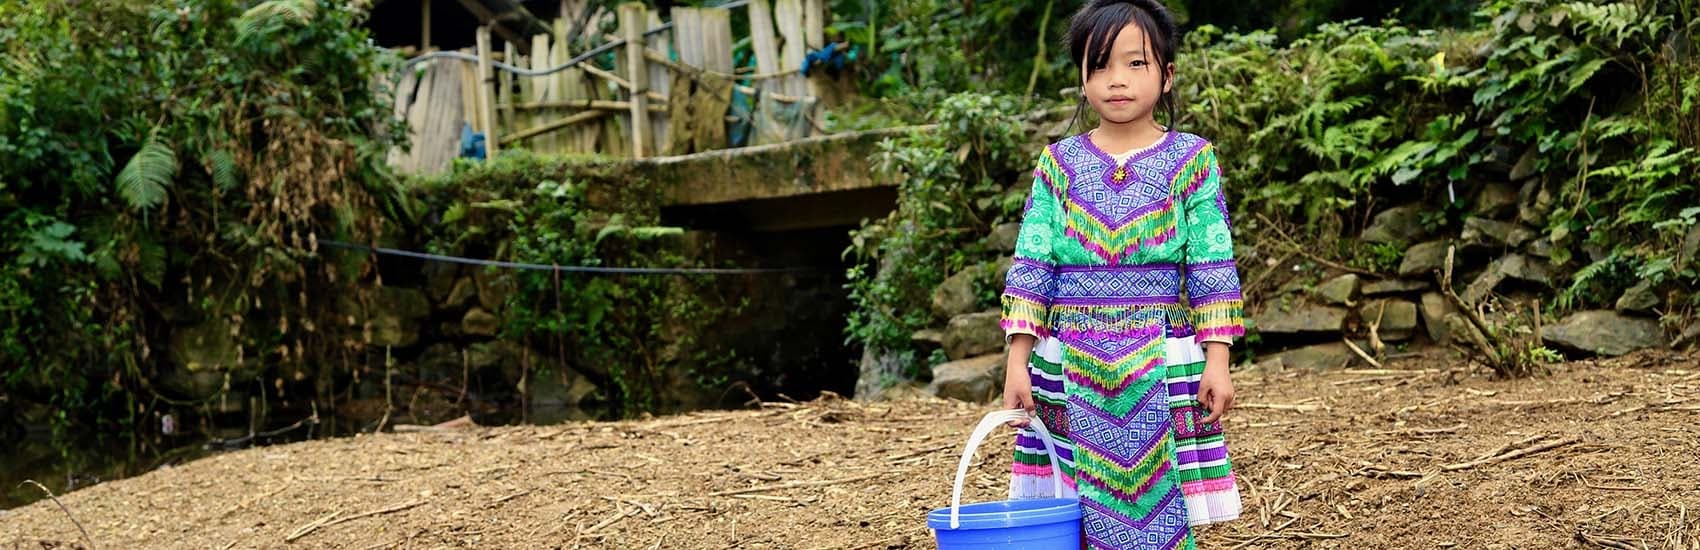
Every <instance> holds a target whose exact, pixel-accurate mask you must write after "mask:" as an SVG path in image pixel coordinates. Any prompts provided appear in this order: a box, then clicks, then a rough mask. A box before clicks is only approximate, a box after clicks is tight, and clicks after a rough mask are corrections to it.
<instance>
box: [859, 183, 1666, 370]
mask: <svg viewBox="0 0 1700 550" xmlns="http://www.w3.org/2000/svg"><path fill="white" fill-rule="evenodd" d="M1527 164H1528V163H1527V162H1525V163H1519V165H1518V166H1517V167H1516V168H1514V169H1512V170H1510V173H1509V176H1508V178H1507V181H1505V182H1500V183H1493V184H1487V185H1481V186H1479V187H1478V190H1477V191H1476V192H1475V193H1474V195H1473V196H1466V197H1461V199H1463V200H1466V201H1468V204H1470V205H1471V206H1470V208H1469V211H1468V213H1467V214H1466V215H1465V217H1464V218H1463V220H1462V223H1461V224H1460V226H1459V227H1458V228H1457V229H1454V230H1446V231H1439V232H1436V231H1433V230H1431V229H1430V226H1429V225H1427V224H1425V223H1424V218H1425V217H1430V216H1434V215H1435V212H1434V211H1437V210H1439V209H1440V207H1439V206H1435V205H1430V204H1426V203H1417V202H1412V203H1408V204H1403V205H1399V206H1395V207H1392V208H1387V209H1385V210H1383V211H1381V212H1379V213H1377V214H1376V215H1375V216H1374V218H1373V221H1372V222H1371V223H1370V224H1368V226H1367V227H1366V228H1365V229H1364V230H1363V231H1362V232H1361V234H1359V235H1356V236H1355V238H1354V240H1353V242H1354V243H1357V245H1362V246H1382V247H1394V248H1395V249H1401V250H1403V252H1402V255H1401V257H1400V258H1399V261H1398V262H1397V267H1396V268H1393V269H1390V270H1388V272H1387V273H1380V274H1376V273H1375V272H1374V271H1371V270H1351V269H1340V268H1337V267H1329V266H1327V265H1322V264H1321V263H1319V262H1315V261H1311V260H1309V259H1306V258H1304V257H1303V256H1300V255H1287V256H1286V259H1285V260H1279V263H1277V262H1278V260H1277V259H1275V258H1256V257H1254V256H1256V252H1254V251H1252V250H1251V249H1250V248H1249V247H1242V248H1241V250H1240V251H1239V253H1240V256H1241V258H1240V260H1241V266H1240V267H1241V276H1242V278H1246V279H1247V280H1248V281H1249V280H1250V278H1251V277H1252V276H1253V274H1254V273H1256V274H1257V276H1258V278H1259V279H1261V281H1260V283H1261V284H1262V286H1263V288H1258V289H1250V291H1249V293H1248V304H1247V310H1248V311H1247V314H1248V322H1247V327H1248V330H1249V331H1250V335H1249V338H1248V339H1247V340H1245V341H1244V342H1242V343H1240V344H1237V345H1236V348H1235V352H1236V355H1235V356H1236V359H1237V360H1245V359H1247V358H1252V357H1255V358H1256V360H1257V361H1259V362H1261V363H1264V364H1265V365H1268V366H1275V365H1279V366H1281V367H1284V368H1340V367H1346V366H1351V365H1357V364H1363V363H1365V362H1364V361H1363V360H1362V359H1361V358H1360V356H1359V354H1358V353H1357V352H1355V351H1353V350H1352V349H1351V347H1349V346H1348V345H1347V344H1346V343H1345V341H1346V340H1348V339H1349V340H1350V341H1352V342H1353V343H1354V344H1355V345H1356V346H1357V347H1358V348H1359V349H1361V350H1363V351H1364V353H1366V354H1370V355H1372V356H1379V357H1383V358H1385V357H1386V356H1388V355H1393V354H1397V353H1400V352H1401V351H1405V350H1410V349H1414V348H1419V347H1424V346H1453V345H1455V344H1456V345H1457V346H1458V347H1459V349H1463V348H1466V347H1468V344H1467V343H1463V342H1462V341H1461V338H1464V337H1466V336H1470V335H1469V334H1466V333H1465V332H1464V331H1474V330H1475V329H1474V327H1472V326H1471V325H1470V324H1469V322H1468V321H1467V320H1466V319H1465V317H1464V316H1463V314H1462V313H1460V312H1459V311H1458V310H1457V309H1456V308H1455V307H1454V306H1453V304H1452V302H1451V301H1450V300H1449V299H1448V298H1447V297H1445V295H1444V294H1443V293H1442V292H1441V291H1440V288H1439V283H1440V276H1439V273H1440V271H1441V269H1442V268H1443V264H1444V262H1445V258H1446V253H1447V250H1448V248H1449V247H1450V248H1454V249H1455V251H1456V257H1455V260H1454V272H1455V274H1454V282H1453V285H1454V287H1455V288H1454V290H1455V292H1456V293H1457V294H1459V295H1460V297H1462V298H1463V300H1465V301H1466V302H1467V303H1471V304H1478V305H1481V306H1482V310H1483V311H1484V312H1485V317H1486V318H1487V320H1488V322H1490V323H1497V324H1501V325H1506V326H1511V325H1510V324H1514V323H1525V324H1527V323H1529V321H1527V320H1519V319H1518V318H1517V317H1515V316H1508V315H1506V314H1505V310H1506V309H1507V308H1518V309H1517V311H1519V312H1529V311H1533V309H1532V308H1534V307H1535V305H1536V304H1544V305H1551V304H1552V300H1553V298H1554V296H1555V295H1556V294H1557V293H1558V292H1559V291H1560V290H1562V288H1561V287H1560V286H1561V285H1563V284H1565V283H1564V282H1565V281H1568V280H1569V277H1570V275H1571V273H1570V272H1569V271H1568V269H1570V268H1567V267H1565V266H1560V265H1557V264H1555V262H1553V260H1552V255H1553V254H1552V250H1553V246H1552V242H1551V241H1550V240H1549V239H1548V238H1546V237H1545V236H1543V234H1542V232H1541V231H1540V230H1539V229H1538V228H1540V227H1543V226H1544V225H1545V223H1546V219H1545V218H1546V215H1547V213H1548V212H1549V211H1550V210H1551V205H1552V201H1553V198H1552V197H1551V196H1550V194H1549V193H1548V192H1547V191H1545V190H1544V189H1543V188H1542V186H1541V184H1540V181H1541V180H1540V178H1538V177H1535V176H1536V175H1535V174H1534V173H1533V172H1532V168H1531V167H1530V166H1528V165H1527ZM1018 187H1019V186H1016V187H1012V189H1016V188H1018ZM1018 229H1019V226H1018V225H1016V224H1005V225H1000V226H997V227H996V228H995V229H993V231H992V232H991V233H990V234H988V235H986V236H985V239H986V242H987V244H988V245H990V248H993V249H995V250H997V251H998V252H1000V253H1004V254H1006V255H1007V253H1008V252H1009V251H1010V250H1011V249H1012V248H1013V244H1014V236H1015V234H1016V232H1017V231H1018ZM1239 231H1244V229H1240V230H1239ZM1261 240H1264V241H1267V240H1268V239H1261ZM1684 246H1685V250H1684V251H1683V253H1682V254H1683V255H1682V257H1684V258H1693V257H1695V256H1694V255H1695V254H1696V253H1697V252H1700V250H1697V249H1700V227H1696V228H1695V229H1694V230H1693V231H1691V232H1690V233H1689V235H1688V238H1687V239H1686V241H1685V245H1684ZM1594 259H1597V258H1594ZM1578 260H1581V261H1582V263H1584V264H1585V263H1586V262H1587V261H1589V259H1588V258H1579V259H1578ZM1575 263H1577V262H1572V264H1575ZM1008 268H1009V263H1008V260H1007V259H999V260H996V261H988V262H984V263H981V264H978V265H975V266H972V267H970V268H968V269H966V270H964V271H962V272H960V273H956V274H954V275H952V276H951V277H950V278H949V279H947V280H946V281H945V282H944V283H943V284H942V285H940V286H939V287H938V288H937V289H935V290H934V292H933V295H932V296H933V300H932V303H931V304H930V307H931V308H932V310H933V312H934V313H935V315H936V318H937V319H939V323H938V326H936V327H933V328H930V329H927V330H923V331H920V332H917V333H916V334H915V335H914V340H915V341H916V342H917V343H920V344H922V349H939V350H942V351H943V354H944V356H945V358H946V359H947V361H946V362H943V363H940V364H937V365H935V366H933V367H932V368H931V369H930V371H931V372H930V374H931V378H930V379H924V380H922V381H917V382H915V383H913V384H905V385H900V386H899V387H898V388H884V389H882V387H881V384H882V381H881V380H878V379H877V376H879V374H878V373H881V372H891V371H892V370H894V369H893V367H892V366H891V365H889V364H888V363H890V362H892V361H896V360H897V359H896V358H895V357H892V356H889V355H882V354H880V353H878V352H877V351H870V352H869V353H867V354H866V355H865V356H864V358H863V361H862V372H863V378H862V380H861V381H860V383H859V384H858V392H859V395H862V396H864V397H870V398H878V397H879V396H881V395H896V394H900V393H904V392H908V391H913V389H917V388H920V387H921V386H920V384H922V383H926V384H927V385H926V386H925V390H924V391H926V392H927V393H930V394H932V395H937V396H941V397H948V398H955V399H963V400H969V401H981V402H986V401H993V400H996V399H998V398H999V397H1000V396H1001V391H1002V390H1001V387H1000V386H1001V384H1002V377H1003V368H1004V367H1003V365H1004V360H1003V359H1004V357H1005V355H1004V344H1003V335H1002V333H1001V331H1000V329H999V328H998V318H999V312H998V310H997V308H996V302H995V296H996V294H997V293H998V292H999V291H1001V289H1002V281H1003V277H1002V275H1003V273H1004V272H1005V271H1007V270H1008ZM1266 271H1267V272H1268V273H1267V274H1265V272H1266ZM1683 296H1685V294H1684V292H1683V291H1682V289H1675V288H1669V287H1668V285H1667V286H1666V287H1660V286H1657V285H1653V284H1651V283H1650V282H1648V281H1643V282H1642V283H1641V284H1638V285H1636V286H1634V287H1632V288H1629V289H1628V290H1627V291H1625V292H1623V293H1622V295H1621V296H1619V297H1617V299H1616V300H1615V308H1613V309H1609V310H1590V311H1575V312H1569V313H1566V314H1564V315H1563V316H1561V317H1559V318H1544V319H1543V320H1542V321H1543V322H1542V323H1541V326H1540V328H1539V330H1540V335H1539V336H1540V342H1542V344H1543V345H1545V346H1547V347H1549V348H1551V349H1553V350H1556V351H1558V352H1561V353H1563V354H1564V355H1566V356H1569V357H1583V356H1594V355H1600V356H1615V355H1622V354H1626V353H1629V352H1632V351H1635V350H1639V349H1647V348H1660V347H1666V346H1670V345H1674V344H1681V343H1685V342H1686V343H1692V342H1693V341H1694V340H1695V339H1696V337H1700V323H1692V324H1690V325H1689V327H1688V328H1687V329H1685V330H1682V331H1677V332H1680V333H1681V334H1675V333H1672V332H1667V331H1666V330H1665V328H1664V327H1663V326H1661V324H1660V321H1659V312H1661V311H1668V310H1670V308H1672V307H1675V306H1678V305H1680V304H1679V303H1678V302H1677V300H1680V299H1683ZM1529 318H1530V317H1528V316H1524V317H1523V319H1529ZM1514 328H1519V329H1524V330H1530V331H1532V330H1534V329H1535V327H1533V326H1519V327H1514Z"/></svg>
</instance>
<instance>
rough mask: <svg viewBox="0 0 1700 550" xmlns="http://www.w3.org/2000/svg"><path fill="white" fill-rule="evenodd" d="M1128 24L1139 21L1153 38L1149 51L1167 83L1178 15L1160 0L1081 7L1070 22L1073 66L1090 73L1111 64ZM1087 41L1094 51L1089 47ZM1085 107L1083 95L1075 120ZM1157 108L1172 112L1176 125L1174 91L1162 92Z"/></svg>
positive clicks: (1094, 1)
mask: <svg viewBox="0 0 1700 550" xmlns="http://www.w3.org/2000/svg"><path fill="white" fill-rule="evenodd" d="M1128 25H1139V28H1141V29H1144V31H1145V36H1146V37H1147V40H1150V41H1151V47H1150V48H1149V51H1148V52H1147V55H1150V54H1152V53H1155V55H1156V56H1157V59H1156V60H1155V61H1154V62H1153V63H1152V64H1153V65H1156V66H1157V69H1158V70H1159V71H1161V72H1160V73H1159V74H1160V75H1161V77H1160V78H1161V79H1162V84H1161V85H1162V86H1168V85H1169V70H1168V67H1169V64H1170V63H1173V62H1174V61H1175V41H1176V35H1177V34H1178V33H1177V32H1176V30H1175V18H1174V17H1173V16H1171V15H1169V9H1168V8H1165V7H1163V4H1162V3H1161V2H1159V1H1157V0H1091V1H1090V2H1088V3H1087V4H1086V6H1085V7H1082V8H1080V11H1078V12H1075V14H1074V17H1073V18H1072V19H1070V20H1069V23H1068V50H1069V57H1070V59H1073V60H1074V66H1075V67H1076V68H1079V69H1081V70H1083V71H1085V72H1086V73H1087V75H1088V76H1090V75H1091V72H1092V71H1094V70H1098V69H1102V68H1104V66H1106V65H1108V64H1109V62H1110V53H1111V52H1110V49H1111V47H1112V45H1113V43H1114V42H1115V41H1116V36H1117V35H1119V34H1121V32H1122V29H1123V28H1126V27H1127V26H1128ZM1088 45H1090V46H1091V47H1092V51H1086V48H1087V46H1088ZM1081 85H1082V86H1084V85H1085V83H1081ZM1082 91H1084V88H1083V89H1082ZM1085 108H1086V101H1085V100H1084V99H1083V100H1081V102H1080V107H1078V108H1076V110H1075V121H1076V122H1079V120H1080V110H1081V109H1085ZM1157 108H1158V109H1159V110H1162V111H1165V112H1166V113H1167V114H1168V115H1169V126H1170V127H1173V126H1174V124H1175V122H1176V121H1177V119H1176V117H1175V97H1174V94H1173V93H1171V92H1163V95H1162V97H1160V98H1158V99H1157Z"/></svg>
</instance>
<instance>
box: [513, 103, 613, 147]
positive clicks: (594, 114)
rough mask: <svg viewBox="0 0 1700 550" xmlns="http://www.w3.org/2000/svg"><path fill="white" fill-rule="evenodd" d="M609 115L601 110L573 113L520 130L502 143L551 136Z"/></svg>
mask: <svg viewBox="0 0 1700 550" xmlns="http://www.w3.org/2000/svg"><path fill="white" fill-rule="evenodd" d="M608 113H609V112H608V111H600V110H591V111H579V112H577V113H573V114H572V115H570V116H565V117H561V118H557V119H554V120H551V121H549V122H544V123H543V124H541V125H538V126H537V127H535V128H526V129H524V130H520V131H519V132H517V133H515V134H513V135H510V136H503V137H502V143H503V144H504V145H506V144H509V143H511V142H516V141H519V140H522V139H526V138H537V137H539V136H543V135H546V134H549V133H550V132H553V131H555V130H559V129H561V128H566V127H568V126H572V125H575V124H579V123H581V122H587V121H592V120H596V119H599V118H602V117H605V116H608Z"/></svg>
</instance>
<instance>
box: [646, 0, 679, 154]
mask: <svg viewBox="0 0 1700 550" xmlns="http://www.w3.org/2000/svg"><path fill="white" fill-rule="evenodd" d="M659 27H661V13H660V12H655V11H651V12H649V21H648V25H647V26H646V28H649V29H654V28H659ZM645 46H646V47H648V48H649V49H650V51H657V52H662V55H666V52H670V51H672V50H673V40H672V37H671V33H665V32H663V33H659V34H654V35H650V37H649V43H648V44H646V45H645ZM648 66H649V89H650V90H653V91H655V92H656V93H658V94H660V95H661V96H662V97H669V96H668V94H671V93H672V92H673V71H669V70H667V67H666V66H665V65H662V64H659V63H650V64H648ZM655 107H656V106H655V105H654V104H651V105H650V109H649V112H650V115H649V125H650V136H651V138H650V151H654V152H655V153H656V154H657V155H665V154H666V151H667V140H668V137H667V132H668V125H669V122H670V121H669V120H668V119H667V115H666V111H665V110H662V114H655V113H656V109H655Z"/></svg>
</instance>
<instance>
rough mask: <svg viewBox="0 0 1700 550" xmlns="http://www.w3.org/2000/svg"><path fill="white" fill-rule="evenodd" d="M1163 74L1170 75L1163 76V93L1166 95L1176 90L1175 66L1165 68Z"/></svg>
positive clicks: (1172, 64) (1170, 65)
mask: <svg viewBox="0 0 1700 550" xmlns="http://www.w3.org/2000/svg"><path fill="white" fill-rule="evenodd" d="M1163 72H1165V73H1168V74H1165V75H1163V93H1165V94H1166V93H1169V92H1170V91H1173V90H1174V89H1175V64H1174V63H1170V64H1168V65H1167V66H1165V67H1163Z"/></svg>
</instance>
